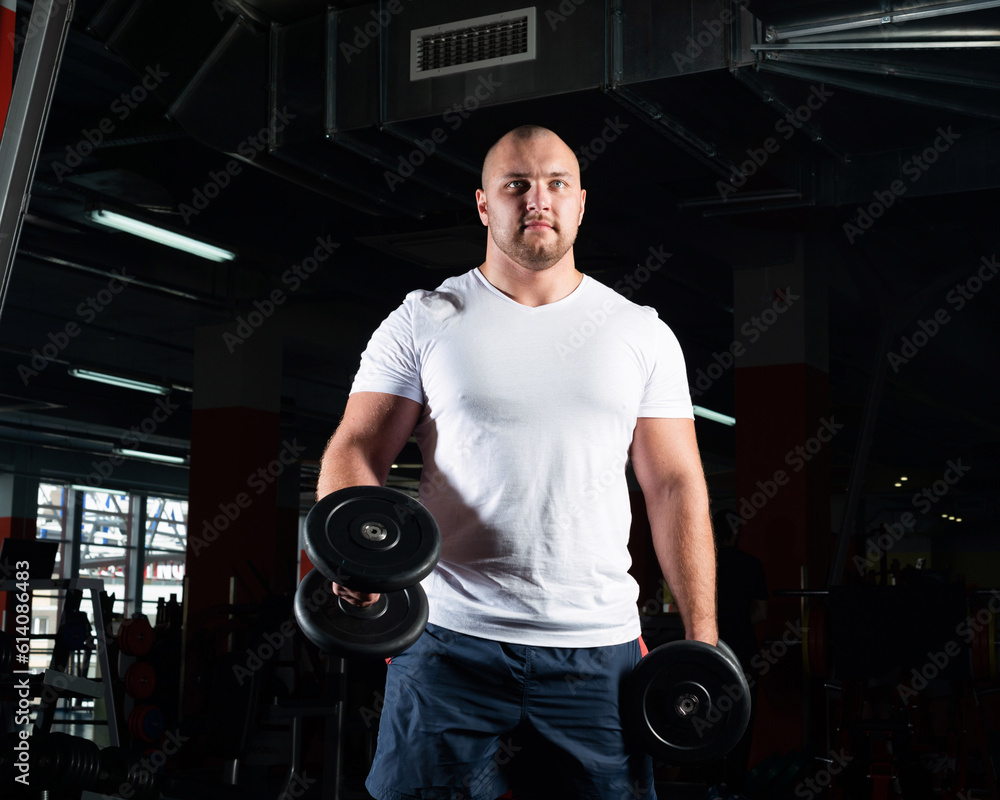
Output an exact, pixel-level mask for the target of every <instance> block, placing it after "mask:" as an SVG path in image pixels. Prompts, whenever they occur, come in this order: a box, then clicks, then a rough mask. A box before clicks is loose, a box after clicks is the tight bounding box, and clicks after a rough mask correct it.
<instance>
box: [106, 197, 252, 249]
mask: <svg viewBox="0 0 1000 800" xmlns="http://www.w3.org/2000/svg"><path fill="white" fill-rule="evenodd" d="M87 216H88V217H89V218H90V219H91V220H93V221H94V222H98V223H100V224H101V225H107V226H108V227H109V228H114V229H116V230H119V231H125V232H126V233H131V234H133V235H135V236H141V237H142V238H143V239H149V240H150V241H151V242H157V243H159V244H165V245H167V246H168V247H173V248H175V249H177V250H183V251H184V252H185V253H193V254H194V255H196V256H201V257H202V258H207V259H208V260H209V261H232V260H233V259H234V258H236V253H234V252H233V251H232V250H225V249H223V248H221V247H216V246H215V245H212V244H207V243H205V242H202V241H199V240H198V239H192V238H191V237H190V236H185V235H183V234H180V233H174V232H173V231H168V230H167V229H166V228H160V227H158V226H156V225H150V224H149V223H148V222H141V221H140V220H137V219H133V218H132V217H126V216H125V215H124V214H118V213H116V212H114V211H107V210H105V209H103V208H97V209H94V210H92V211H88V212H87Z"/></svg>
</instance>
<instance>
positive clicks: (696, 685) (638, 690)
mask: <svg viewBox="0 0 1000 800" xmlns="http://www.w3.org/2000/svg"><path fill="white" fill-rule="evenodd" d="M622 719H623V724H624V726H625V730H627V731H630V732H632V733H633V734H635V735H636V736H637V737H638V739H639V741H640V742H641V743H642V745H643V747H644V748H645V749H646V750H647V751H648V752H649V753H650V754H651V755H653V756H654V757H657V758H661V759H663V760H664V761H667V762H669V763H672V764H679V765H688V764H707V763H709V762H712V761H716V760H718V759H721V758H722V757H723V756H725V755H726V754H727V753H728V752H729V751H730V750H732V749H733V748H734V747H735V746H736V744H737V742H739V740H740V739H741V738H742V736H743V734H744V732H745V731H746V729H747V724H748V723H749V722H750V687H749V684H748V683H747V679H746V676H745V675H744V674H743V669H742V667H741V666H740V662H739V659H737V658H736V654H735V653H733V651H732V650H731V649H730V648H729V647H728V645H726V644H725V642H723V641H721V640H720V641H719V645H718V647H713V646H712V645H710V644H706V643H705V642H697V641H677V642H668V643H667V644H664V645H660V646H659V647H657V648H656V649H654V650H651V651H650V652H649V653H648V654H647V655H646V656H645V657H643V658H642V659H641V660H640V661H639V663H638V664H637V665H636V667H635V669H634V670H633V671H632V674H631V675H630V676H629V679H628V681H627V682H626V687H625V694H624V697H623V701H622Z"/></svg>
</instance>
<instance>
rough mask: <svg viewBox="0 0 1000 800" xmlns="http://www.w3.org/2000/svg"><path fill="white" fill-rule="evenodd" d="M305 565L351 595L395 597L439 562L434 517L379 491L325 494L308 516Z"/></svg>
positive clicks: (416, 505)
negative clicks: (309, 563)
mask: <svg viewBox="0 0 1000 800" xmlns="http://www.w3.org/2000/svg"><path fill="white" fill-rule="evenodd" d="M305 548H306V553H308V555H309V559H310V560H311V561H312V562H313V564H315V565H316V567H317V569H319V571H320V572H322V573H323V574H324V575H325V576H326V577H328V578H329V579H330V580H332V581H335V582H337V583H339V584H343V585H344V586H347V587H349V588H351V589H358V590H361V591H370V592H394V591H397V590H398V589H405V588H406V587H408V586H413V585H414V584H416V583H419V582H420V581H422V580H423V579H424V578H426V577H427V576H428V575H429V574H430V573H431V570H432V569H434V565H435V564H436V563H437V560H438V558H440V557H441V532H440V531H439V530H438V526H437V523H436V522H435V521H434V517H432V516H431V515H430V512H428V511H427V509H425V508H424V507H423V506H422V505H420V503H418V502H417V501H416V500H414V499H412V498H411V497H410V496H409V495H406V494H403V493H402V492H399V491H396V490H395V489H388V488H385V487H382V486H350V487H347V488H346V489H341V490H340V491H337V492H333V493H332V494H328V495H327V496H326V497H323V498H322V499H320V500H319V502H317V503H316V505H314V506H313V507H312V508H311V509H310V510H309V514H308V515H307V516H306V527H305Z"/></svg>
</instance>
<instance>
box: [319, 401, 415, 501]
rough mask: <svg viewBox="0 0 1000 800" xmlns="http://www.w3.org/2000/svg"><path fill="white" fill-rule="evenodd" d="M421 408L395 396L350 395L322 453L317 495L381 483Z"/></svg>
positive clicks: (409, 432) (404, 442)
mask: <svg viewBox="0 0 1000 800" xmlns="http://www.w3.org/2000/svg"><path fill="white" fill-rule="evenodd" d="M422 408H423V407H422V406H421V405H420V403H418V402H416V401H415V400H411V399H409V398H407V397H401V396H399V395H393V394H385V393H382V392H356V393H355V394H352V395H351V396H350V397H349V398H348V400H347V406H346V408H345V409H344V416H343V418H342V419H341V422H340V425H339V426H338V427H337V430H336V431H335V432H334V434H333V436H332V437H331V439H330V442H329V444H328V445H327V448H326V452H325V453H324V454H323V463H322V467H321V469H320V476H319V482H318V484H317V496H318V497H322V496H323V495H325V494H328V493H329V492H331V491H334V490H335V489H338V488H341V487H343V486H357V485H374V484H381V483H383V482H384V481H385V479H386V477H387V476H388V474H389V468H390V467H391V465H392V462H393V459H395V458H396V456H397V455H398V454H399V451H400V450H402V449H403V445H405V444H406V440H407V439H408V438H409V437H410V434H411V433H412V432H413V428H414V427H415V426H416V424H417V421H418V420H419V419H420V413H421V410H422Z"/></svg>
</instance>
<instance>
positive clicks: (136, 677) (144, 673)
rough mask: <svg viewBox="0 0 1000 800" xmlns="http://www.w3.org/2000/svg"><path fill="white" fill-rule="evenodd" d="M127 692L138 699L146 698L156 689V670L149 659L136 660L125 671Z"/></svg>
mask: <svg viewBox="0 0 1000 800" xmlns="http://www.w3.org/2000/svg"><path fill="white" fill-rule="evenodd" d="M124 681H125V693H126V694H127V695H128V696H129V697H134V698H135V699H136V700H145V699H146V698H147V697H149V696H150V695H151V694H152V693H153V692H154V691H155V689H156V670H155V669H154V668H153V665H152V664H150V663H149V662H148V661H135V662H133V663H132V665H131V666H129V668H128V669H127V670H126V671H125V678H124Z"/></svg>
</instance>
